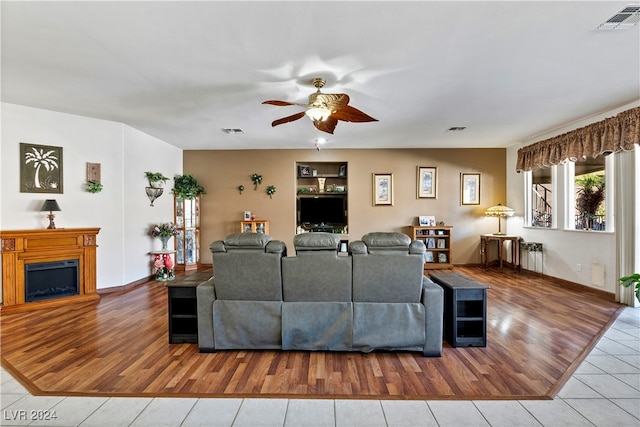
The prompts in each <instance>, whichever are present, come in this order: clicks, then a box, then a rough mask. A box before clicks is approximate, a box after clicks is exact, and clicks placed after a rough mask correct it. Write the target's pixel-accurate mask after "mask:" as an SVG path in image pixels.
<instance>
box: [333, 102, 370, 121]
mask: <svg viewBox="0 0 640 427" xmlns="http://www.w3.org/2000/svg"><path fill="white" fill-rule="evenodd" d="M331 117H334V118H336V119H337V120H342V121H343V122H360V123H362V122H377V121H378V119H374V118H373V117H371V116H370V115H368V114H366V113H363V112H362V111H360V110H358V109H357V108H354V107H352V106H350V105H345V106H344V107H342V108H340V109H339V110H337V111H335V112H334V113H333V114H331Z"/></svg>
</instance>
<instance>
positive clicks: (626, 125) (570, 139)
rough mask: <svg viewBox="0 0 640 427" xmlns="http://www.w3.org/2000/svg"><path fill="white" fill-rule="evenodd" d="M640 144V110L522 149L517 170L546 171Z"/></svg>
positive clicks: (628, 149) (631, 110)
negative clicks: (548, 168) (549, 168)
mask: <svg viewBox="0 0 640 427" xmlns="http://www.w3.org/2000/svg"><path fill="white" fill-rule="evenodd" d="M634 144H640V107H636V108H632V109H630V110H627V111H623V112H621V113H619V114H618V115H616V116H614V117H609V118H607V119H604V120H602V121H600V122H597V123H593V124H590V125H588V126H585V127H582V128H580V129H576V130H573V131H571V132H567V133H565V134H562V135H558V136H555V137H553V138H550V139H547V140H544V141H540V142H536V143H534V144H531V145H527V146H526V147H522V148H521V149H519V150H518V160H517V163H516V171H518V172H525V171H532V170H536V169H540V168H546V167H550V166H553V165H557V164H560V163H564V162H566V161H576V160H578V159H581V158H585V157H597V156H602V155H606V154H611V153H616V152H618V151H621V150H625V151H631V150H633V148H634Z"/></svg>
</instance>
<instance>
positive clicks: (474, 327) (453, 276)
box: [430, 273, 489, 347]
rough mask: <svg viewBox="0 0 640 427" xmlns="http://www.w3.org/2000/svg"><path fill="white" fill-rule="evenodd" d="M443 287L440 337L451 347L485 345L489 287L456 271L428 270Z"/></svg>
mask: <svg viewBox="0 0 640 427" xmlns="http://www.w3.org/2000/svg"><path fill="white" fill-rule="evenodd" d="M430 276H431V279H432V280H433V281H434V282H435V283H437V284H438V285H440V286H441V287H442V289H443V290H444V319H443V320H444V337H445V339H446V340H447V342H449V344H451V346H452V347H471V346H473V347H486V346H487V289H489V286H487V285H484V284H482V283H480V282H476V281H475V280H472V279H470V278H468V277H466V276H463V275H461V274H458V273H431V274H430Z"/></svg>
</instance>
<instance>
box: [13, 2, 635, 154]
mask: <svg viewBox="0 0 640 427" xmlns="http://www.w3.org/2000/svg"><path fill="white" fill-rule="evenodd" d="M630 3H632V2H629V1H627V2H625V1H611V0H608V1H568V2H555V1H554V2H541V1H532V2H525V1H510V2H496V1H486V2H485V1H472V2H463V1H448V2H436V1H412V2H400V1H390V2H362V1H322V2H309V1H285V2H272V1H260V2H245V1H234V2H227V1H200V2H185V1H174V2H170V1H161V2H152V1H143V2H127V1H124V2H109V1H105V2H57V1H45V2H7V1H3V2H2V11H1V12H2V81H1V82H2V101H3V102H8V103H15V104H22V105H27V106H33V107H38V108H44V109H49V110H55V111H62V112H67V113H73V114H78V115H83V116H89V117H96V118H102V119H108V120H115V121H118V122H123V123H126V124H128V125H130V126H132V127H135V128H137V129H139V130H141V131H144V132H146V133H148V134H150V135H153V136H155V137H157V138H160V139H162V140H164V141H166V142H168V143H169V144H172V145H175V146H177V147H180V148H183V149H248V148H307V147H308V148H313V145H314V140H315V139H316V138H318V137H321V136H323V137H327V138H328V143H327V147H331V148H378V147H396V148H405V147H424V148H431V147H434V148H435V147H452V148H460V147H507V146H509V145H512V144H514V143H518V142H520V141H523V140H529V139H530V138H532V137H535V135H539V134H542V133H544V132H547V131H550V130H553V129H556V128H558V127H560V126H563V125H566V124H569V123H572V122H574V121H576V120H579V119H581V118H584V117H588V116H592V115H595V114H598V113H602V112H605V111H609V110H611V109H613V108H616V107H620V106H623V105H626V104H628V103H630V102H634V101H636V100H638V99H640V26H638V25H636V26H635V27H633V28H632V29H628V30H609V31H594V28H595V27H596V26H597V25H598V24H599V23H600V22H602V21H604V20H605V19H607V18H609V17H610V16H611V15H612V14H614V13H615V12H617V11H618V10H619V9H621V8H622V7H624V6H626V5H628V4H630ZM636 4H637V2H636ZM314 77H324V78H326V80H327V85H326V86H325V88H324V89H323V92H325V93H342V92H345V93H347V94H349V95H350V97H351V102H350V105H352V106H354V107H356V108H358V109H360V110H362V111H364V112H365V113H367V114H369V115H371V116H373V117H375V118H376V119H378V120H379V121H378V122H373V123H345V122H340V123H339V124H338V126H337V128H336V130H335V134H334V135H329V134H326V133H320V132H318V131H316V130H315V128H314V127H313V125H312V123H311V122H310V121H309V119H307V118H303V119H300V120H298V121H296V122H292V123H288V124H284V125H280V126H277V127H275V128H272V127H271V122H272V121H273V120H275V119H278V118H281V117H284V116H288V115H291V114H294V113H296V112H298V111H300V109H299V108H298V107H276V106H272V105H262V104H261V103H262V101H264V100H267V99H280V100H287V101H294V102H306V99H307V97H308V95H309V94H310V93H312V92H313V91H314V90H315V89H314V88H313V87H312V85H311V80H312V79H313V78H314ZM453 126H466V127H467V129H466V130H464V131H462V132H451V131H447V129H449V128H450V127H453ZM222 128H240V129H242V130H243V131H244V134H226V133H224V132H222V130H221V129H222Z"/></svg>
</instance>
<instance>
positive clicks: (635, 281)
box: [618, 273, 640, 300]
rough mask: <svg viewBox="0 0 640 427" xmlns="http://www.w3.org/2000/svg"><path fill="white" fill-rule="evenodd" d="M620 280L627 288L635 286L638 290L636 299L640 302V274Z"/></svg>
mask: <svg viewBox="0 0 640 427" xmlns="http://www.w3.org/2000/svg"><path fill="white" fill-rule="evenodd" d="M618 280H619V281H620V284H621V285H622V286H624V287H626V288H628V287H630V286H634V287H635V288H636V291H635V293H636V298H638V300H640V274H639V273H633V274H632V275H630V276H625V277H621V278H619V279H618Z"/></svg>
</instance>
